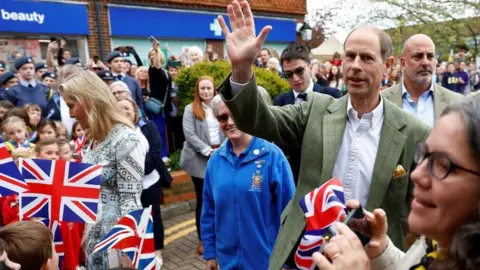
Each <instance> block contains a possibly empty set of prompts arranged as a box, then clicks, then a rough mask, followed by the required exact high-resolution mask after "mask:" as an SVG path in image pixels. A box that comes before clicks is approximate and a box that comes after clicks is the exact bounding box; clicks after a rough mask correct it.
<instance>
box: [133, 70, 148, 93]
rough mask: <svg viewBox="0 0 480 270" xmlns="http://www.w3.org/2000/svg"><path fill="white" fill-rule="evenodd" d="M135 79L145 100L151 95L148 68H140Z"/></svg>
mask: <svg viewBox="0 0 480 270" xmlns="http://www.w3.org/2000/svg"><path fill="white" fill-rule="evenodd" d="M135 79H136V80H137V82H138V84H139V85H140V89H142V96H143V98H144V99H145V98H146V97H148V95H149V94H150V78H149V77H148V68H146V67H143V66H142V67H138V68H137V70H136V71H135Z"/></svg>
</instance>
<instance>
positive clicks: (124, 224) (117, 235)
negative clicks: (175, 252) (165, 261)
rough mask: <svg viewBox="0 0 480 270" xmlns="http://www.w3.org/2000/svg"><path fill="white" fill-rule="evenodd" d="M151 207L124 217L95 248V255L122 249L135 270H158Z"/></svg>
mask: <svg viewBox="0 0 480 270" xmlns="http://www.w3.org/2000/svg"><path fill="white" fill-rule="evenodd" d="M151 213H152V210H151V207H149V208H146V209H138V210H134V211H132V212H130V213H128V214H127V215H125V216H123V217H122V218H121V219H120V220H119V221H118V223H117V224H116V225H115V226H114V227H113V228H112V230H110V232H109V233H108V234H107V235H105V236H104V237H103V239H102V240H101V241H100V242H99V243H98V244H97V245H96V246H95V248H94V249H93V253H95V252H97V251H104V250H108V249H120V250H122V251H123V252H125V253H126V254H127V255H128V256H129V257H130V260H131V261H132V265H133V266H134V268H135V269H139V270H145V269H146V270H152V269H156V260H155V246H154V240H153V220H152V214H151Z"/></svg>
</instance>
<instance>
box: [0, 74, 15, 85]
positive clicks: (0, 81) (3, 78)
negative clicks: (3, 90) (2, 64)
mask: <svg viewBox="0 0 480 270" xmlns="http://www.w3.org/2000/svg"><path fill="white" fill-rule="evenodd" d="M13 78H15V73H13V72H10V71H8V72H5V73H3V74H2V75H0V85H4V84H6V83H7V82H8V81H10V80H11V79H13Z"/></svg>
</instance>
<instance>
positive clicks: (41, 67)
mask: <svg viewBox="0 0 480 270" xmlns="http://www.w3.org/2000/svg"><path fill="white" fill-rule="evenodd" d="M47 71H48V66H47V64H45V63H37V64H35V77H36V78H37V80H38V81H39V82H41V81H42V75H43V74H44V73H45V72H47Z"/></svg>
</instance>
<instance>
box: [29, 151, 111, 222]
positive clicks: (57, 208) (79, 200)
mask: <svg viewBox="0 0 480 270" xmlns="http://www.w3.org/2000/svg"><path fill="white" fill-rule="evenodd" d="M20 172H21V173H22V174H23V176H24V178H25V181H26V182H27V183H28V190H27V191H26V192H24V193H22V194H20V215H21V216H22V217H43V218H46V219H49V220H58V221H69V222H80V223H94V222H95V219H96V215H97V207H98V197H99V194H100V183H101V173H102V168H101V167H100V166H98V165H91V164H85V163H77V162H66V161H63V160H56V161H52V160H40V159H25V160H20Z"/></svg>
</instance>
